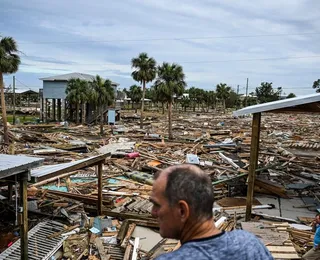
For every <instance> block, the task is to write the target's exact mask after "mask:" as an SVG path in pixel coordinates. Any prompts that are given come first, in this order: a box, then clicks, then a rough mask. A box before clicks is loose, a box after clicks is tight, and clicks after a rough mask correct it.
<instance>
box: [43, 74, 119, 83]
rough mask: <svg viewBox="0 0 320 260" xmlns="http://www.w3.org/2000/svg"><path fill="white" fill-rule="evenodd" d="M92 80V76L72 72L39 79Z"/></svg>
mask: <svg viewBox="0 0 320 260" xmlns="http://www.w3.org/2000/svg"><path fill="white" fill-rule="evenodd" d="M94 78H95V76H94V75H90V74H85V73H79V72H72V73H68V74H62V75H55V76H51V77H46V78H40V80H42V81H69V80H71V79H82V80H86V81H92V80H93V79H94ZM112 84H113V85H116V86H118V85H119V83H116V82H112Z"/></svg>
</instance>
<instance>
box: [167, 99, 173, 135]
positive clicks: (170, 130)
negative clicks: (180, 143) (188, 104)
mask: <svg viewBox="0 0 320 260" xmlns="http://www.w3.org/2000/svg"><path fill="white" fill-rule="evenodd" d="M168 119H169V139H170V140H171V139H173V136H172V101H170V102H169V103H168Z"/></svg>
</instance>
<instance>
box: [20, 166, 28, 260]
mask: <svg viewBox="0 0 320 260" xmlns="http://www.w3.org/2000/svg"><path fill="white" fill-rule="evenodd" d="M28 174H29V173H28V172H25V173H21V174H20V220H21V221H20V241H21V242H20V243H21V247H20V250H21V260H28V208H27V207H28V206H27V199H28V198H27V185H28Z"/></svg>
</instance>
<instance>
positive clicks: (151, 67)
mask: <svg viewBox="0 0 320 260" xmlns="http://www.w3.org/2000/svg"><path fill="white" fill-rule="evenodd" d="M131 64H132V68H134V69H135V70H134V71H133V72H132V74H131V75H132V77H133V79H134V80H135V81H138V82H140V84H142V90H143V91H142V104H141V113H140V128H141V129H142V128H143V112H144V98H145V95H146V83H148V82H151V81H153V80H154V79H155V77H156V71H157V70H156V61H155V60H154V59H153V58H151V57H150V58H149V57H148V54H147V53H145V52H142V53H140V54H139V56H138V57H137V58H133V59H132V60H131Z"/></svg>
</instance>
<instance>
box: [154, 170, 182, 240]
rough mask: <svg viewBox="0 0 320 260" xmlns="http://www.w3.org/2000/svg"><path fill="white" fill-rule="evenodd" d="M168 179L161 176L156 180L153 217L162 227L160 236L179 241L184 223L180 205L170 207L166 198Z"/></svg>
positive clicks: (163, 175)
mask: <svg viewBox="0 0 320 260" xmlns="http://www.w3.org/2000/svg"><path fill="white" fill-rule="evenodd" d="M166 183H167V178H166V176H165V174H161V175H160V176H159V178H158V179H157V180H155V182H154V184H153V187H152V194H151V197H150V201H151V202H152V203H153V208H152V212H151V214H152V216H153V217H154V218H157V220H158V222H159V227H160V235H161V236H162V237H163V238H174V239H179V237H180V234H181V230H182V227H183V223H182V222H181V219H180V217H179V208H178V205H176V206H175V205H172V206H170V204H169V202H168V200H167V198H166V197H165V194H164V192H165V189H166Z"/></svg>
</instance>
